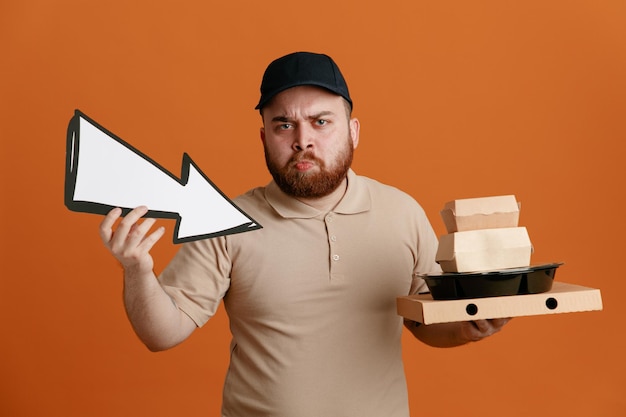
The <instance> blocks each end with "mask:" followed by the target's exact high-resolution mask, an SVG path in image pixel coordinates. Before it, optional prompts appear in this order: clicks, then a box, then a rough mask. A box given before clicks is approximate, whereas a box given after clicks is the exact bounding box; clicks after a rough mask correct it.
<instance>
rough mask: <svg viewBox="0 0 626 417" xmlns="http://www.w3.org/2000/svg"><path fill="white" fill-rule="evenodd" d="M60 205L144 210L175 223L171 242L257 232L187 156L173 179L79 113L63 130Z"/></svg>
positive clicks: (100, 210) (88, 209)
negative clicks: (62, 200)
mask: <svg viewBox="0 0 626 417" xmlns="http://www.w3.org/2000/svg"><path fill="white" fill-rule="evenodd" d="M65 205H66V206H67V208H69V209H70V210H72V211H78V212H84V213H95V214H106V213H108V212H109V211H110V210H111V209H112V208H114V207H120V208H122V209H124V213H128V211H130V210H131V209H133V208H135V207H137V206H141V205H144V206H147V207H148V209H149V212H148V213H147V214H146V217H157V218H172V219H176V220H177V221H176V229H175V232H174V243H181V242H188V241H192V240H199V239H206V238H211V237H216V236H222V235H227V234H233V233H241V232H247V231H251V230H256V229H260V228H261V225H259V224H258V223H257V222H255V221H254V220H253V219H252V218H251V217H250V216H248V215H247V214H246V213H244V212H243V210H241V209H240V208H239V207H237V206H236V205H235V204H234V203H233V202H232V201H230V200H229V199H228V198H227V197H226V196H225V195H224V193H222V192H221V191H220V190H219V189H218V188H217V187H216V186H215V185H214V184H213V183H212V182H211V180H209V179H208V178H207V177H206V176H205V175H204V174H203V173H202V171H200V169H199V168H198V167H197V166H196V164H195V163H194V162H193V161H192V160H191V158H190V157H189V155H187V154H184V155H183V164H182V173H181V178H180V179H178V178H176V177H175V176H174V175H172V174H171V173H170V172H168V171H167V170H165V169H164V168H162V167H161V166H159V165H158V164H157V163H156V162H154V161H152V160H151V159H150V158H148V157H147V156H145V155H143V154H142V153H141V152H139V151H138V150H137V149H135V148H133V147H132V146H130V145H129V144H128V143H126V142H124V141H123V140H122V139H120V138H118V137H117V136H115V135H114V134H112V133H111V132H108V131H107V130H106V129H104V128H103V127H102V126H100V125H98V124H97V123H96V122H94V121H93V120H91V119H89V118H88V117H87V116H86V115H85V114H83V113H82V112H80V111H79V110H76V112H75V115H74V117H73V118H72V119H71V120H70V124H69V127H68V130H67V154H66V167H65Z"/></svg>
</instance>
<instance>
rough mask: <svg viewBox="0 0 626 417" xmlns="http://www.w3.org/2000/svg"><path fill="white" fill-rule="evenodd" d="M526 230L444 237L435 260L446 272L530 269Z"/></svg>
mask: <svg viewBox="0 0 626 417" xmlns="http://www.w3.org/2000/svg"><path fill="white" fill-rule="evenodd" d="M531 253H532V244H531V243H530V237H529V236H528V231H527V230H526V228H525V227H508V228H499V229H482V230H469V231H464V232H455V233H451V234H448V235H443V236H441V237H440V239H439V247H438V249H437V254H436V255H435V261H437V262H438V263H439V265H441V269H442V270H443V271H444V272H476V271H494V270H500V269H507V268H519V267H528V266H530V256H531Z"/></svg>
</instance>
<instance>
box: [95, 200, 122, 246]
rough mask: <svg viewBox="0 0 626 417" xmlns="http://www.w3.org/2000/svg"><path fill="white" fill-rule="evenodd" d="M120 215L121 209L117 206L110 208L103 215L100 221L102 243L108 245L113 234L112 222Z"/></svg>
mask: <svg viewBox="0 0 626 417" xmlns="http://www.w3.org/2000/svg"><path fill="white" fill-rule="evenodd" d="M121 215H122V209H121V208H119V207H117V208H114V209H112V210H111V211H109V212H108V213H107V215H106V216H105V217H104V220H102V222H101V223H100V238H101V239H102V241H103V242H104V244H106V245H108V243H109V241H110V240H111V237H112V236H113V224H114V223H115V222H116V221H117V219H119V217H120V216H121Z"/></svg>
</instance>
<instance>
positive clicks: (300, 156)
mask: <svg viewBox="0 0 626 417" xmlns="http://www.w3.org/2000/svg"><path fill="white" fill-rule="evenodd" d="M304 160H306V161H312V162H315V163H317V164H318V165H321V164H322V161H321V160H320V159H318V158H317V157H316V156H315V154H314V153H313V152H312V151H300V152H298V153H297V154H295V155H294V156H292V157H291V158H289V162H288V164H289V165H293V164H296V163H298V162H300V161H304Z"/></svg>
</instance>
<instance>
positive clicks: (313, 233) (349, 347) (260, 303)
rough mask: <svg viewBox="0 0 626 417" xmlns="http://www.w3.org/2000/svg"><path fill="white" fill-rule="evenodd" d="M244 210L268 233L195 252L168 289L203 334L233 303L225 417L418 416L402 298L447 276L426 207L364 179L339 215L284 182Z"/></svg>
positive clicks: (170, 271)
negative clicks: (429, 275)
mask: <svg viewBox="0 0 626 417" xmlns="http://www.w3.org/2000/svg"><path fill="white" fill-rule="evenodd" d="M234 201H235V203H236V204H237V205H238V206H239V207H241V208H242V209H243V210H244V211H245V212H246V213H248V214H249V215H250V216H251V217H252V218H254V219H255V220H256V221H258V222H259V223H260V224H261V225H262V226H263V228H262V229H260V230H256V231H252V232H248V233H242V234H236V235H229V236H226V237H220V238H215V239H207V240H202V241H196V242H191V243H186V244H183V245H182V247H181V249H180V250H179V252H178V253H177V255H176V256H175V257H174V259H173V260H172V262H171V263H170V264H169V265H168V266H167V268H166V269H165V271H164V272H163V273H162V274H161V276H160V278H159V279H160V281H161V283H162V285H163V287H164V288H165V290H166V291H167V292H168V293H169V294H170V295H171V297H172V298H173V299H174V301H175V302H176V304H177V305H178V307H179V308H180V309H181V310H182V311H184V312H185V313H186V314H188V315H189V316H190V317H191V318H192V319H193V320H194V321H195V322H196V324H197V325H198V326H202V325H203V324H204V323H205V322H206V321H207V320H209V318H210V317H211V316H212V315H213V314H214V313H215V311H216V309H217V307H218V305H219V303H220V301H221V300H224V305H225V308H226V311H227V313H228V316H229V319H230V328H231V332H232V336H233V337H232V343H231V363H230V367H229V370H228V374H227V377H226V381H225V385H224V395H223V405H222V415H223V416H225V417H244V416H245V417H247V416H255V417H258V416H272V417H278V416H285V417H306V416H311V417H320V416H333V417H339V416H355V417H368V416H372V417H374V416H375V417H381V416H385V417H394V416H402V417H406V416H408V415H409V412H408V401H407V391H406V383H405V377H404V371H403V364H402V356H401V343H400V340H401V332H402V318H401V317H399V316H398V315H397V313H396V297H398V296H399V295H406V294H410V293H416V292H418V291H423V290H425V284H424V283H423V281H422V280H421V279H419V278H415V273H417V272H434V271H439V270H440V269H439V266H438V265H437V264H436V263H435V261H434V259H435V252H436V250H437V238H436V236H435V234H434V232H433V230H432V228H431V226H430V223H429V222H428V220H427V218H426V216H425V214H424V211H423V210H422V208H421V207H420V206H419V205H418V204H417V203H416V202H415V200H414V199H413V198H411V197H410V196H408V195H407V194H405V193H403V192H401V191H399V190H397V189H395V188H393V187H389V186H386V185H383V184H381V183H379V182H376V181H374V180H372V179H369V178H366V177H361V176H357V175H356V174H355V173H354V172H352V171H350V172H349V174H348V188H347V191H346V194H345V196H344V198H343V199H342V200H341V202H340V203H339V204H338V205H337V207H336V209H335V210H333V211H331V212H329V213H322V212H319V211H318V210H316V209H314V208H312V207H310V206H307V205H305V204H303V203H300V202H299V201H297V200H295V199H293V198H290V197H288V196H287V195H285V194H284V193H282V192H281V191H280V190H279V188H278V187H277V186H276V184H274V183H273V182H272V183H270V184H269V185H268V186H266V187H260V188H256V189H253V190H251V191H250V192H248V193H246V194H244V195H242V196H240V197H238V198H236V199H235V200H234Z"/></svg>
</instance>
